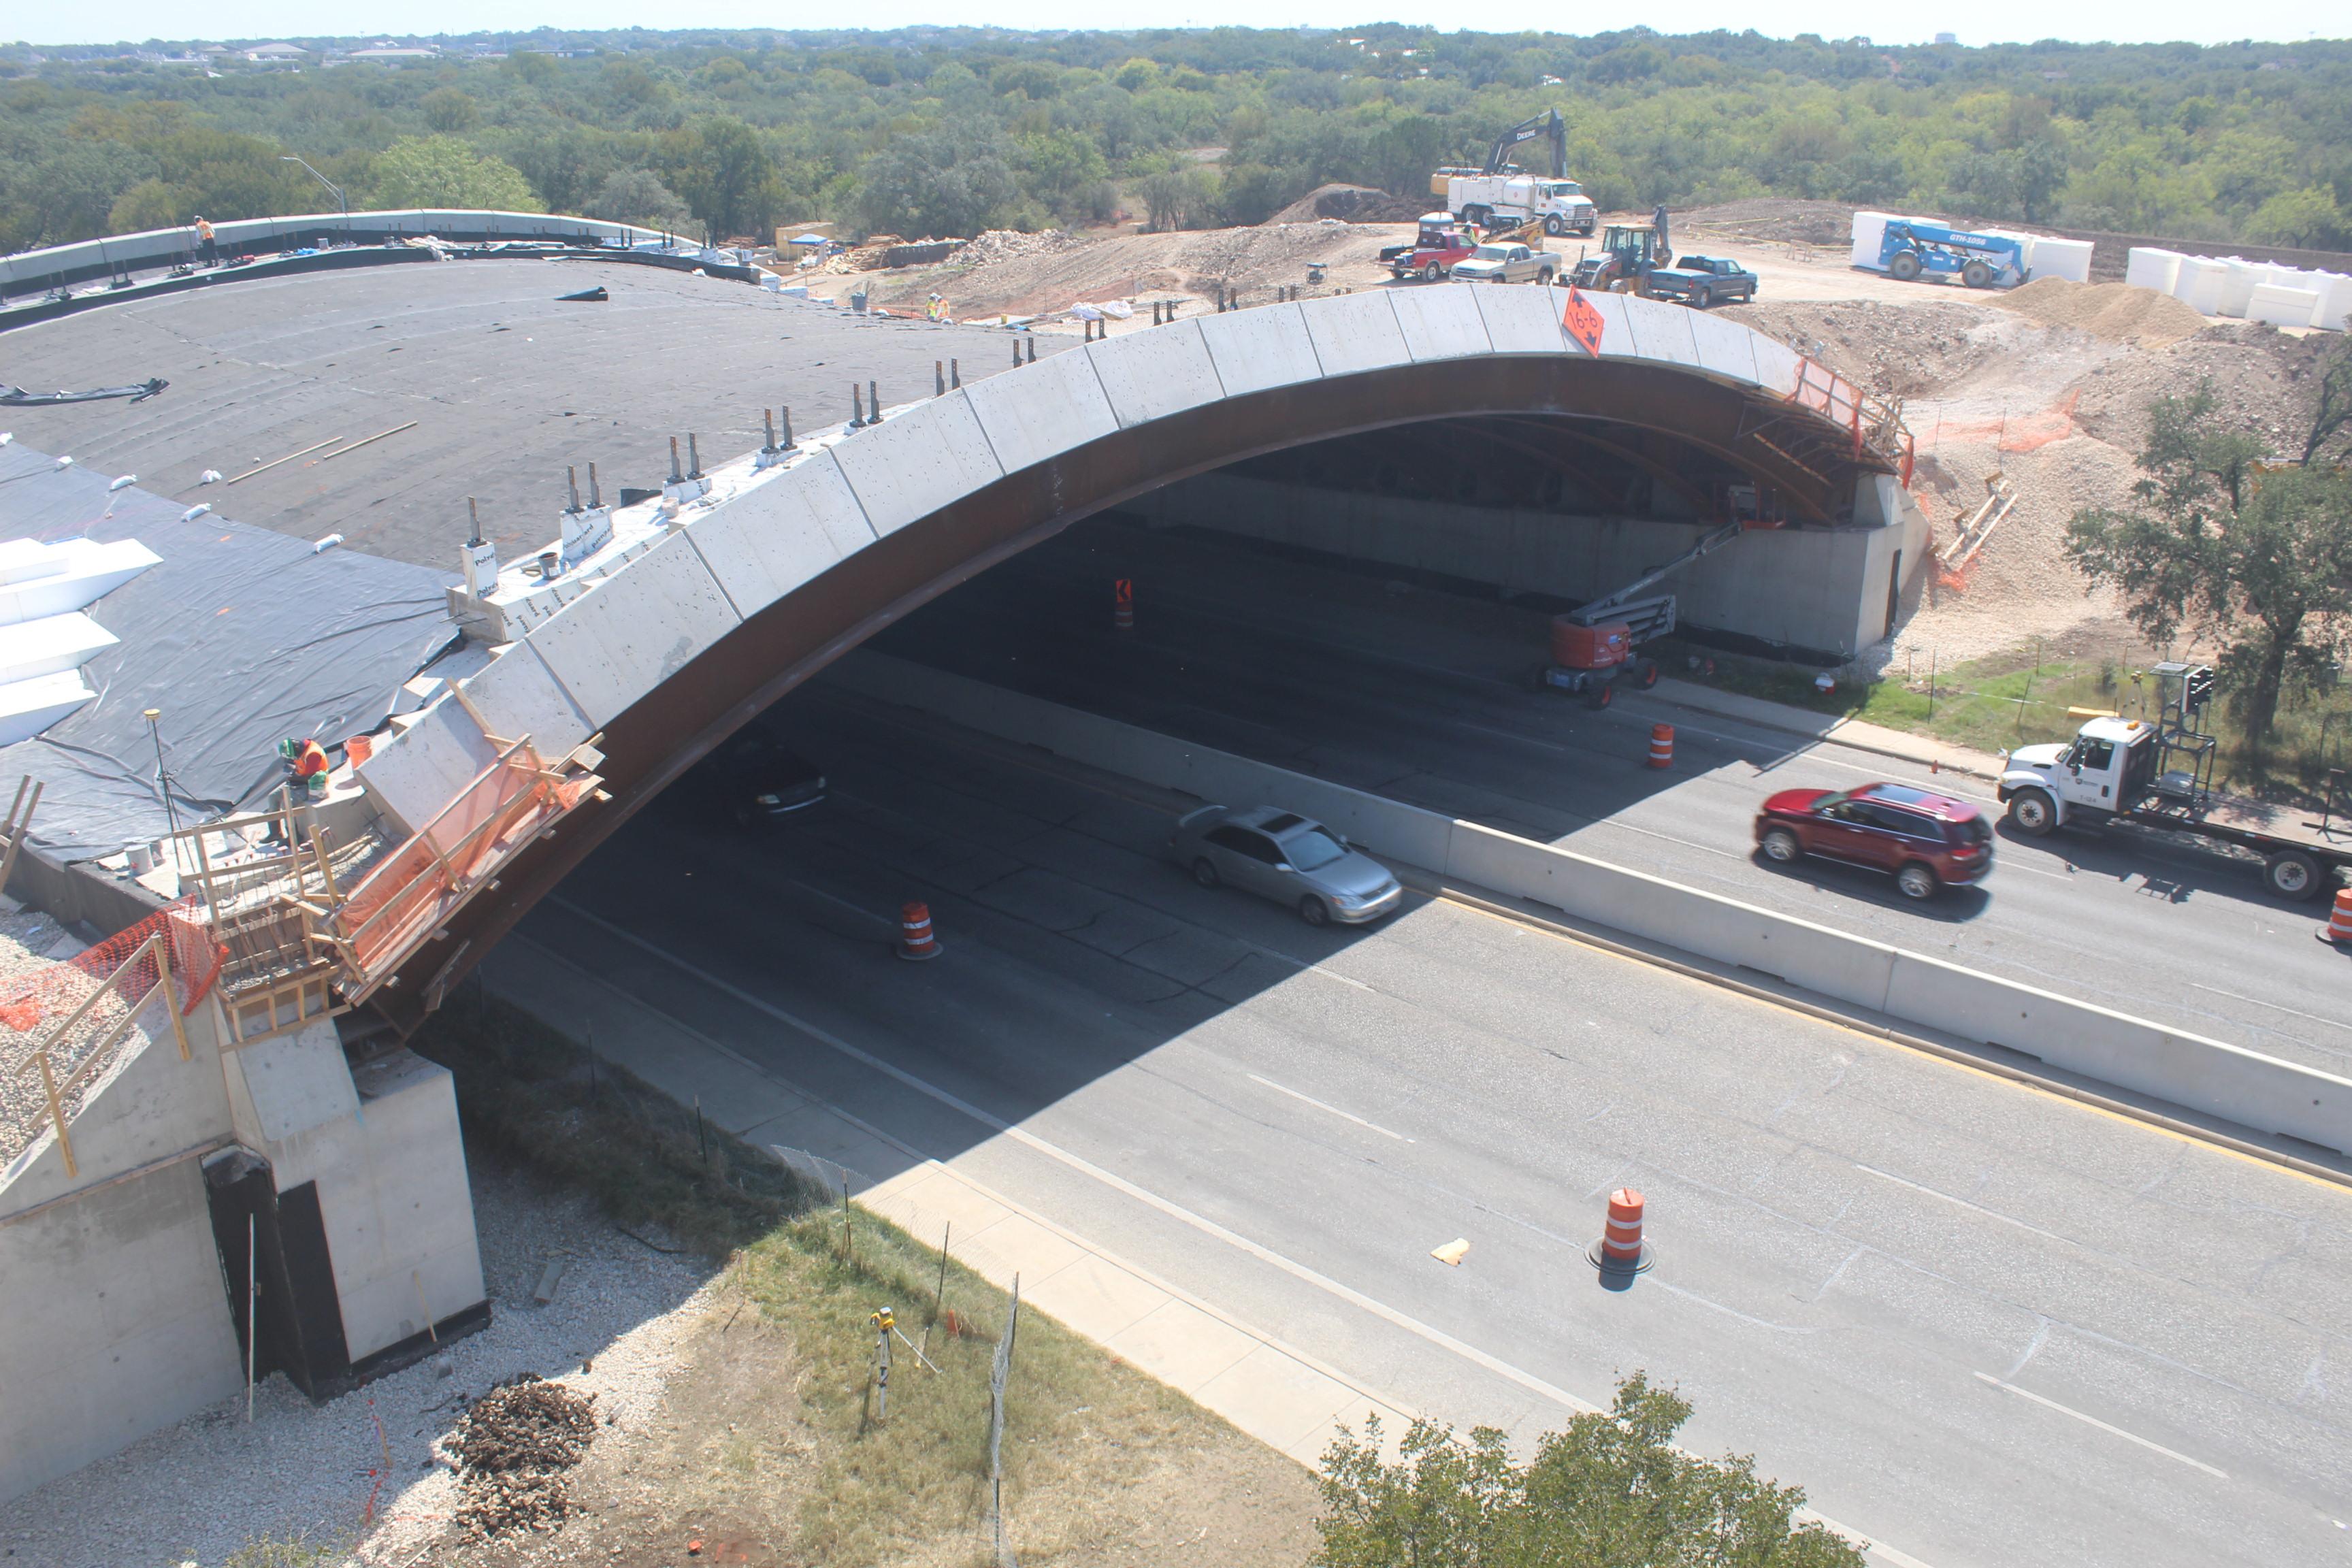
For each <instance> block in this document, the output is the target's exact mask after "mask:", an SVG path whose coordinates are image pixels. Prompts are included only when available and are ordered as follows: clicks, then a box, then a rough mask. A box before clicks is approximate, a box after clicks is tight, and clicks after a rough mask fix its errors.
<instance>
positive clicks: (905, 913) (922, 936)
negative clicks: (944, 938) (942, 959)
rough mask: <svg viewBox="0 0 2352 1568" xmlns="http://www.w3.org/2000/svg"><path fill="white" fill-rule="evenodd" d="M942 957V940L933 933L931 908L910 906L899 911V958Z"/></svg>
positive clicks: (920, 905)
mask: <svg viewBox="0 0 2352 1568" xmlns="http://www.w3.org/2000/svg"><path fill="white" fill-rule="evenodd" d="M939 955H940V939H939V938H938V937H936V936H934V935H933V934H932V933H931V906H930V905H929V904H908V905H907V906H906V907H904V908H903V909H901V910H899V911H898V956H899V957H901V958H912V959H918V960H920V959H925V958H937V957H938V956H939Z"/></svg>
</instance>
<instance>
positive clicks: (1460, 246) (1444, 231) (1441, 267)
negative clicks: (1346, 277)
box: [1380, 213, 1478, 283]
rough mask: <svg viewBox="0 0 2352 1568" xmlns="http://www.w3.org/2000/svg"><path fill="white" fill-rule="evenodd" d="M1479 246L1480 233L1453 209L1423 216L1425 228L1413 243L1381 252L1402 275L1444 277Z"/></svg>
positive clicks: (1427, 278) (1425, 279)
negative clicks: (1461, 220) (1454, 213)
mask: <svg viewBox="0 0 2352 1568" xmlns="http://www.w3.org/2000/svg"><path fill="white" fill-rule="evenodd" d="M1476 248H1478V237H1477V236H1476V235H1475V234H1474V233H1472V232H1471V230H1470V229H1469V227H1468V226H1465V225H1464V224H1462V223H1460V222H1458V221H1456V220H1455V218H1454V215H1453V214H1452V213H1431V214H1429V215H1428V216H1425V217H1423V219H1422V220H1421V232H1420V233H1418V234H1416V235H1414V236H1413V237H1412V242H1411V243H1410V244H1406V245H1391V246H1389V247H1385V248H1384V249H1382V250H1381V258H1380V259H1381V266H1383V267H1385V268H1388V269H1389V270H1390V271H1391V272H1392V273H1394V274H1395V275H1396V276H1397V277H1398V278H1399V279H1406V278H1419V279H1422V280H1423V282H1426V283H1435V282H1438V281H1440V280H1442V279H1444V277H1445V275H1446V274H1447V273H1449V272H1451V271H1452V270H1453V269H1454V263H1455V262H1457V261H1461V260H1464V259H1465V258H1468V256H1469V254H1470V253H1471V252H1472V251H1473V250H1475V249H1476Z"/></svg>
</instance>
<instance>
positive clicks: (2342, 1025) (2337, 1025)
mask: <svg viewBox="0 0 2352 1568" xmlns="http://www.w3.org/2000/svg"><path fill="white" fill-rule="evenodd" d="M2189 989H2191V990H2193V991H2210V992H2211V993H2212V994H2214V995H2216V996H2227V997H2228V998H2229V999H2230V1000H2231V1001H2232V1002H2252V1004H2253V1005H2255V1006H2257V1007H2268V1008H2270V1009H2271V1010H2272V1011H2273V1012H2275V1013H2284V1014H2285V1015H2286V1016H2289V1017H2291V1018H2308V1019H2310V1020H2311V1021H2312V1022H2313V1023H2315V1024H2325V1025H2326V1026H2328V1027H2329V1028H2331V1029H2352V1024H2347V1023H2346V1022H2345V1021H2344V1020H2343V1019H2341V1018H2323V1017H2321V1016H2319V1015H2318V1014H2316V1013H2298V1012H2296V1011H2295V1010H2294V1008H2292V1007H2282V1006H2280V1005H2278V1004H2277V1003H2275V1002H2266V1001H2264V1000H2263V998H2262V997H2260V996H2241V995H2239V994H2238V993H2236V992H2235V991H2224V990H2222V989H2221V987H2220V986H2219V985H2200V984H2198V983H2197V982H2196V981H2194V980H2192V981H2190V982H2189Z"/></svg>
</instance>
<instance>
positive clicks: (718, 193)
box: [668, 115, 784, 239]
mask: <svg viewBox="0 0 2352 1568" xmlns="http://www.w3.org/2000/svg"><path fill="white" fill-rule="evenodd" d="M669 153H670V157H669V160H668V162H669V183H670V185H671V188H673V189H674V190H676V191H677V194H678V195H681V196H684V197H685V198H686V205H688V207H690V208H692V209H693V211H694V216H697V217H698V218H700V219H701V220H702V221H703V222H704V223H706V224H708V225H709V227H710V233H711V237H712V238H714V239H724V238H726V237H729V236H730V235H739V234H759V233H761V232H763V231H764V230H766V229H767V228H768V226H770V225H772V224H773V223H774V222H775V221H776V215H777V212H778V209H780V208H782V205H784V187H783V182H782V180H781V179H779V178H778V177H777V175H776V161H775V160H774V159H773V158H772V157H770V156H769V155H768V149H767V146H766V144H765V143H764V142H761V140H760V133H759V132H757V131H754V130H752V129H751V127H750V126H749V125H746V124H744V123H743V122H742V121H740V120H737V119H734V118H732V117H731V116H727V115H720V116H719V117H717V118H714V119H710V120H705V121H702V122H701V123H700V124H699V125H698V126H696V127H695V128H694V129H693V130H691V131H686V132H679V133H678V134H677V137H676V138H674V139H673V140H672V142H671V143H670V147H669Z"/></svg>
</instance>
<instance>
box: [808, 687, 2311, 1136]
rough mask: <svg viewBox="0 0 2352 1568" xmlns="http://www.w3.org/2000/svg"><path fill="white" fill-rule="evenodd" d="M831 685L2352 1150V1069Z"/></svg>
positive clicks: (916, 690)
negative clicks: (1328, 831) (1268, 807)
mask: <svg viewBox="0 0 2352 1568" xmlns="http://www.w3.org/2000/svg"><path fill="white" fill-rule="evenodd" d="M823 679H825V680H827V681H829V682H831V683H832V684H834V685H836V686H840V687H842V688H845V689H849V690H853V691H856V692H859V693H861V694H863V695H866V696H868V697H873V698H877V699H879V700H882V701H886V702H892V703H896V704H898V705H900V706H903V707H908V708H914V709H918V710H921V711H924V712H929V713H934V714H937V715H939V716H940V717H941V718H945V719H950V720H952V721H955V722H957V723H960V724H963V725H966V726H968V727H970V728H971V729H975V730H979V731H983V732H985V733H988V734H992V735H997V736H1000V737H1002V738H1003V739H1006V740H1011V741H1017V742H1024V743H1027V744H1031V745H1037V746H1043V747H1044V748H1045V749H1046V750H1048V751H1051V752H1055V753H1056V754H1058V755H1061V756H1065V757H1067V758H1069V759H1070V760H1071V761H1073V762H1077V763H1086V764H1087V765H1088V766H1091V767H1097V768H1101V769H1103V770H1105V771H1106V772H1109V773H1120V774H1124V775H1126V776H1128V777H1130V778H1136V779H1140V780H1142V781H1144V782H1145V783H1148V784H1158V785H1161V786H1163V787H1168V788H1173V789H1181V790H1183V791H1185V792H1187V793H1189V794H1192V795H1200V796H1202V797H1203V798H1204V799H1208V800H1214V801H1219V802H1222V803H1223V804H1226V805H1253V804H1256V803H1258V802H1261V801H1275V802H1278V803H1279V804H1281V805H1285V806H1287V807H1289V808H1291V809H1293V810H1296V811H1300V812H1303V813H1305V814H1307V815H1308V816H1315V817H1318V818H1320V819H1321V820H1323V821H1324V822H1326V823H1328V824H1329V825H1330V826H1333V827H1336V828H1338V829H1339V831H1340V832H1341V833H1342V834H1344V835H1346V837H1349V839H1351V840H1354V841H1355V842H1357V843H1359V844H1361V845H1362V846H1364V847H1366V848H1368V849H1371V850H1373V851H1375V852H1377V853H1379V854H1381V855H1384V856H1388V857H1390V858H1394V859H1397V860H1402V861H1404V862H1407V863H1409V864H1411V865H1414V866H1419V867H1423V868H1427V869H1430V870H1433V871H1437V872H1440V873H1442V874H1444V876H1447V877H1453V878H1459V879H1462V880H1463V881H1465V882H1471V883H1475V884H1477V885H1478V886H1481V887H1485V888H1489V889H1494V890H1495V891H1496V892H1499V893H1507V894H1509V895H1511V896H1513V897H1517V898H1524V899H1532V900H1536V901H1538V902H1540V903H1544V904H1549V905H1550V906H1551V907H1553V908H1554V909H1557V910H1561V911H1562V912H1563V913H1565V914H1568V915H1570V916H1572V917H1574V918H1575V919H1577V920H1580V921H1590V922H1591V923H1593V924H1596V925H1601V926H1607V927H1612V928H1614V929H1615V930H1618V931H1625V932H1628V933H1630V934H1633V935H1635V936H1639V937H1643V938H1645V939H1647V940H1649V941H1652V942H1660V943H1663V944H1665V945H1668V946H1671V947H1675V948H1677V949H1680V950H1682V951H1683V952H1690V953H1694V954H1696V955H1698V956H1699V957H1702V958H1706V959H1710V960H1713V961H1714V962H1716V963H1730V964H1737V965H1739V966H1742V967H1744V968H1748V969H1751V970H1755V971H1757V972H1759V973H1762V974H1766V975H1769V976H1772V977H1774V978H1777V979H1780V980H1784V981H1787V982H1788V983H1789V984H1792V985H1797V986H1801V987H1802V988H1803V989H1805V990H1808V991H1811V992H1813V993H1816V994H1820V995H1822V996H1825V997H1828V998H1831V999H1832V1000H1834V1001H1838V1002H1843V1003H1848V1004H1851V1005H1855V1006H1860V1007H1865V1008H1868V1009H1870V1010H1871V1011H1873V1012H1875V1013H1881V1014H1885V1015H1886V1016H1889V1017H1892V1018H1895V1019H1898V1020H1900V1021H1902V1022H1905V1023H1908V1024H1915V1025H1918V1026H1922V1027H1924V1028H1928V1029H1933V1030H1936V1031H1937V1032H1939V1033H1943V1034H1947V1035H1952V1036H1957V1037H1960V1038H1962V1039H1967V1040H1981V1041H1984V1042H1986V1043H1987V1044H1990V1045H1995V1046H2001V1047H2007V1048H2009V1049H2011V1050H2016V1051H2022V1052H2024V1053H2026V1054H2028V1055H2031V1056H2034V1057H2037V1058H2040V1059H2041V1060H2042V1061H2044V1062H2046V1063H2048V1064H2049V1065H2050V1066H2052V1067H2054V1068H2063V1069H2064V1070H2066V1071H2068V1072H2073V1073H2080V1074H2082V1075H2084V1076H2085V1077H2088V1078H2093V1079H2099V1080H2100V1081H2102V1082H2105V1083H2109V1084H2113V1085H2115V1086H2116V1087H2117V1088H2119V1089H2128V1090H2131V1091H2133V1092H2135V1093H2138V1094H2144V1095H2150V1096H2153V1097H2155V1098H2157V1099H2159V1100H2168V1101H2170V1102H2172V1103H2173V1104H2175V1105H2179V1106H2182V1107H2185V1108H2187V1109H2189V1110H2195V1111H2200V1112H2204V1113H2206V1114H2209V1115H2213V1116H2221V1117H2226V1118H2228V1119H2229V1120H2230V1121H2236V1122H2240V1123H2242V1124H2243V1125H2245V1126H2247V1127H2251V1128H2253V1129H2255V1130H2257V1131H2263V1132H2276V1133H2284V1134H2286V1135H2288V1136H2290V1137H2294V1138H2299V1139H2302V1140H2304V1141H2305V1142H2311V1143H2316V1144H2319V1145H2321V1146H2323V1147H2325V1148H2328V1149H2334V1150H2337V1151H2342V1152H2352V1080H2347V1079H2341V1078H2337V1077H2335V1076H2333V1075H2331V1074H2328V1073H2322V1072H2316V1071H2314V1070H2312V1069H2311V1068H2304V1067H2298V1066H2296V1065H2295V1064H2294V1063H2292V1062H2284V1061H2280V1060H2278V1059H2276V1058H2272V1057H2266V1056H2263V1055H2261V1054H2259V1053H2257V1052H2254V1051H2249V1050H2245V1049H2243V1048H2242V1047H2237V1046H2231V1045H2228V1044H2225V1043H2224V1042H2222V1041H2220V1040H2210V1039H2207V1038H2205V1037H2202V1036H2200V1035H2191V1034H2187V1033H2184V1032H2183V1031H2180V1030H2178V1029H2171V1028H2168V1027H2166V1026H2162V1025H2160V1024H2155V1023H2151V1022H2149V1021H2147V1020H2146V1019H2142V1018H2134V1017H2130V1016H2126V1015H2125V1014H2121V1013H2116V1012H2112V1011H2110V1010H2108V1009H2106V1008H2104V1007H2097V1006H2094V1005H2091V1004H2089V1003H2087V1002H2078V1001H2075V1000H2074V999H2073V998H2071V997H2065V996H2060V995H2057V994H2053V993H2051V992H2047V991H2042V990H2037V989H2036V988H2034V987H2032V986H2030V985H2022V984H2018V983H2017V982H2015V981H2011V980H2004V979H2001V978H2000V976H1998V975H1991V974H1984V973H1979V972H1977V971H1975V970H1970V969H1964V968H1961V967H1959V966H1958V965H1957V964H1950V963H1944V962H1942V961H1941V960H1938V959H1934V958H1929V957H1927V956H1926V955H1924V954H1920V953H1915V952H1906V951H1905V950H1903V949H1901V948H1897V947H1893V946H1890V945H1888V944H1886V943H1885V942H1872V941H1870V940H1869V939H1867V938H1865V937H1858V936H1851V935H1848V934H1847V933H1846V932H1843V931H1832V930H1830V929H1829V928H1828V927H1826V926H1818V925H1814V924H1813V923H1811V921H1801V920H1798V919H1796V918H1794V917H1793V916H1790V915H1782V914H1776V913H1774V912H1773V911H1771V910H1765V909H1759V908H1758V907H1756V906H1755V905H1752V904H1745V903H1741V902H1740V901H1739V900H1736V899H1727V898H1724V897H1721V896H1720V895H1717V894H1714V893H1707V892H1702V891H1700V890H1698V889H1694V888H1685V887H1682V886H1680V885H1678V884H1676V883H1673V882H1669V881H1666V880H1664V879H1661V878H1657V877H1652V876H1649V875H1647V874H1645V873H1643V872H1640V871H1634V870H1629V869H1627V868H1624V867H1622V866H1612V865H1610V864H1608V863H1607V862H1605V861H1601V860H1595V859H1592V858H1590V857H1588V856H1583V855H1579V854H1576V853H1574V852H1573V851H1571V850H1566V849H1558V848H1554V847H1551V846H1550V845H1547V844H1538V843H1536V842H1534V841H1532V840H1529V839H1525V838H1517V837H1513V836H1511V835H1510V834H1507V833H1498V832H1496V831H1495V830H1494V829H1493V828H1489V827H1482V826H1478V825H1477V824H1476V823H1472V822H1462V821H1458V820H1455V819H1454V818H1451V817H1447V816H1443V815H1441V814H1439V813H1437V812H1433V811H1425V810H1423V809H1421V808H1420V807H1418V806H1411V805H1402V804H1401V803H1399V802H1396V801H1392V800H1386V799H1383V798H1381V796H1378V795H1368V794H1365V793H1364V792H1362V791H1360V790H1354V789H1349V788H1348V787H1347V786H1345V785H1343V784H1332V783H1329V782H1328V781H1327V780H1323V779H1318V778H1312V777H1309V776H1307V775H1306V774H1303V773H1291V772H1289V771H1287V770H1286V769H1282V768H1277V767H1274V766H1271V765H1269V764H1267V763H1258V762H1253V761H1251V760H1250V759H1248V758H1246V757H1237V756H1234V755H1233V754H1231V753H1230V752H1219V751H1215V750H1213V749H1212V748H1209V747H1205V746H1197V745H1193V744H1192V743H1191V742H1185V741H1180V740H1177V739H1174V738H1172V737H1171V736H1166V735H1160V734H1155V733H1153V732H1151V731H1147V730H1141V729H1138V728H1136V727H1135V726H1133V725H1129V724H1123V723H1120V722H1118V721H1116V720H1111V719H1105V718H1101V717H1099V716H1097V715H1095V714H1091V713H1082V712H1079V711H1077V710H1075V709H1069V708H1064V707H1061V706H1058V705H1056V704H1055V703H1050V702H1045V701H1043V700H1039V699H1037V698H1034V697H1029V696H1025V695H1024V694H1022V693H1019V692H1013V691H1007V690H1004V689H1002V688H999V687H993V686H988V685H985V684H983V683H982V682H979V681H975V680H969V679H964V678H963V677H961V676H954V675H947V674H943V673H941V672H940V671H938V670H933V669H929V668H925V667H923V666H921V665H916V664H910V663H908V662H906V661H905V660H901V659H896V658H889V657H887V656H886V655H882V654H877V653H873V652H870V651H866V650H860V651H858V652H856V653H853V654H851V655H849V656H848V657H846V658H843V659H841V660H840V661H838V662H836V663H835V664H834V665H833V666H832V667H831V668H828V669H827V670H826V672H825V674H824V677H823Z"/></svg>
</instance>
